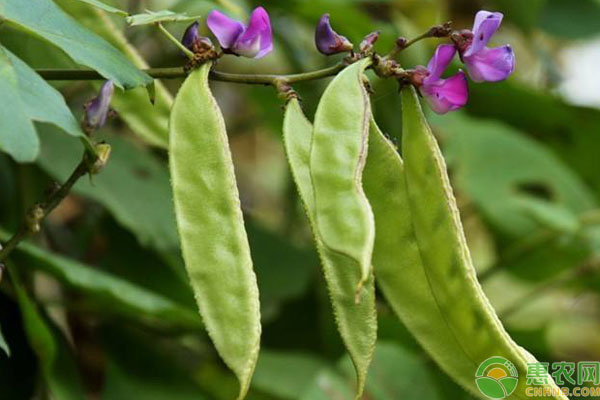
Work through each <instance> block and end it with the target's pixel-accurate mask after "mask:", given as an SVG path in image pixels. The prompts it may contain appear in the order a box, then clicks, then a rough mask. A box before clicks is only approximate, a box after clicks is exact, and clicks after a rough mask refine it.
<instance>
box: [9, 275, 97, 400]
mask: <svg viewBox="0 0 600 400" xmlns="http://www.w3.org/2000/svg"><path fill="white" fill-rule="evenodd" d="M9 272H10V276H11V280H12V283H13V286H14V289H15V292H16V295H17V301H18V303H19V308H20V309H21V317H22V320H23V326H24V328H25V333H26V334H27V338H28V340H29V343H30V345H31V348H32V349H33V351H34V352H35V354H36V355H37V357H38V359H39V360H40V364H41V369H42V372H43V375H44V379H45V380H46V382H47V384H48V387H49V389H50V392H51V393H52V397H53V398H56V399H65V400H76V399H81V400H83V399H85V398H86V396H85V393H84V389H83V386H82V384H81V380H80V377H79V376H78V375H79V374H78V372H77V368H76V365H75V362H74V360H73V358H72V355H71V354H70V351H69V349H68V347H67V344H66V343H65V341H64V340H63V339H62V338H60V337H58V335H55V332H54V331H53V329H52V328H51V327H50V326H48V323H47V322H46V320H45V319H44V317H42V315H40V313H39V312H38V310H37V307H36V305H35V303H34V302H33V300H32V299H31V298H30V297H29V294H28V293H27V291H26V290H25V288H24V287H23V284H22V283H21V280H20V278H19V275H18V273H17V271H16V270H15V266H14V265H9Z"/></svg>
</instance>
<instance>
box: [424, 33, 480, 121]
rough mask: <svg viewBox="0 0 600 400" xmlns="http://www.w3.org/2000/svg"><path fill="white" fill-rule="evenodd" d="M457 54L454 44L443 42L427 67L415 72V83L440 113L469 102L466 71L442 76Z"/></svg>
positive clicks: (453, 109) (433, 107) (432, 106)
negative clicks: (446, 77) (450, 75)
mask: <svg viewBox="0 0 600 400" xmlns="http://www.w3.org/2000/svg"><path fill="white" fill-rule="evenodd" d="M455 54H456V48H455V47H454V45H451V44H442V45H440V46H438V48H437V49H436V51H435V54H434V55H433V58H432V59H431V60H430V61H429V64H427V68H425V67H422V66H419V67H417V69H416V70H415V73H414V74H413V83H414V84H415V85H416V86H418V87H419V90H420V92H421V94H422V95H423V96H424V97H425V99H426V100H427V102H428V103H429V105H430V106H431V108H432V109H433V111H435V112H436V113H438V114H445V113H447V112H448V111H455V110H458V109H459V108H461V107H463V106H464V105H465V104H467V98H468V96H469V88H468V86H467V77H466V76H465V73H464V72H463V71H460V72H459V73H458V74H456V75H454V76H452V77H450V78H448V79H442V78H441V77H442V74H443V73H444V71H445V70H446V68H447V67H448V65H449V64H450V62H452V59H453V58H454V55H455Z"/></svg>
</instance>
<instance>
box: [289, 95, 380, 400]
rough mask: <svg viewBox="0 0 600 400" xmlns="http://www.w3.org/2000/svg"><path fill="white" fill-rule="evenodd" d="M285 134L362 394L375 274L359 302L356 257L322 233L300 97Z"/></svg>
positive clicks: (373, 332)
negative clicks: (336, 248)
mask: <svg viewBox="0 0 600 400" xmlns="http://www.w3.org/2000/svg"><path fill="white" fill-rule="evenodd" d="M283 138H284V143H285V150H286V153H287V157H288V161H289V164H290V168H291V170H292V175H293V177H294V181H295V183H296V187H297V188H298V192H299V193H300V197H301V198H302V202H303V204H304V207H305V210H306V214H307V216H308V219H309V222H310V225H311V228H312V231H313V236H314V238H315V242H316V245H317V249H318V251H319V255H320V257H321V264H322V266H323V273H324V275H325V281H326V283H327V288H328V290H329V296H330V299H331V303H332V305H333V311H334V314H335V321H336V324H337V327H338V330H339V332H340V335H341V337H342V340H343V341H344V344H345V346H346V348H347V349H348V352H349V354H350V357H351V358H352V361H353V362H354V365H355V366H356V374H357V388H356V395H357V397H360V393H362V390H363V387H364V383H365V380H366V375H367V369H368V367H369V363H370V362H371V358H372V357H373V351H374V348H375V341H376V339H377V315H376V311H375V288H374V282H373V278H372V276H371V278H370V279H369V280H368V281H367V282H366V283H365V285H364V286H363V288H362V289H361V291H360V292H359V293H358V296H359V297H358V299H357V300H358V303H357V302H355V290H356V285H357V283H358V282H359V281H360V280H361V278H362V271H361V268H360V266H359V265H358V263H357V261H356V260H354V259H352V258H350V257H348V256H347V255H345V254H340V253H338V252H336V251H333V250H330V249H329V248H328V247H327V246H325V245H324V244H323V239H322V237H321V233H320V232H319V230H318V229H317V227H316V224H315V218H316V216H315V214H316V212H315V202H314V189H313V182H312V180H311V171H310V156H311V143H312V138H313V127H312V124H311V123H310V122H309V121H308V120H307V119H306V117H305V116H304V114H303V112H302V109H301V108H300V104H299V103H298V101H297V100H296V99H292V100H291V101H290V102H289V103H288V105H287V107H286V113H285V118H284V125H283Z"/></svg>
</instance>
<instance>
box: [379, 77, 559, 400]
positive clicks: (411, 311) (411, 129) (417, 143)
mask: <svg viewBox="0 0 600 400" xmlns="http://www.w3.org/2000/svg"><path fill="white" fill-rule="evenodd" d="M402 121H403V127H402V131H403V135H402V149H403V155H404V159H405V164H404V178H403V177H402V176H401V175H402V163H401V162H399V160H395V161H394V163H395V164H396V165H395V167H394V166H392V165H390V171H391V170H393V169H394V168H395V169H396V170H397V172H396V175H397V176H396V178H395V179H396V181H395V182H394V186H396V187H397V189H396V191H395V195H394V196H390V194H389V193H390V192H389V191H387V190H386V191H382V192H379V194H378V195H377V193H376V192H377V190H378V188H377V187H372V186H369V185H368V186H367V187H368V192H369V193H370V194H371V197H370V200H371V202H372V203H373V204H374V209H375V210H376V221H377V224H378V236H377V237H379V238H381V239H384V240H386V241H387V240H388V239H389V237H387V236H386V235H389V233H388V232H386V231H387V230H389V229H396V230H397V232H396V233H395V235H396V236H395V237H396V240H397V241H396V243H391V242H389V243H388V242H381V241H378V243H377V245H376V252H377V255H376V256H375V262H376V263H377V264H375V266H376V268H377V273H378V279H379V282H380V285H381V287H382V289H383V290H384V292H385V293H386V296H387V297H388V299H389V300H390V303H391V304H392V305H393V306H394V309H395V310H396V312H397V313H398V314H399V315H400V317H401V318H402V320H403V321H404V322H405V324H406V325H407V327H408V328H409V329H410V330H411V331H412V332H413V334H414V335H415V337H416V338H417V339H418V340H419V341H420V342H421V343H422V344H423V346H424V347H425V348H426V349H427V350H428V352H429V353H430V354H431V355H432V357H433V358H434V359H435V360H436V361H437V363H438V364H439V365H440V366H441V367H442V368H443V369H444V370H445V371H446V372H447V373H448V374H449V375H450V376H452V377H453V378H454V379H455V380H456V381H458V382H459V383H461V384H462V385H463V386H464V387H466V388H468V389H470V391H471V392H473V393H475V394H477V395H479V392H478V390H477V387H476V383H475V380H474V371H476V370H477V367H478V366H479V364H481V363H482V362H483V361H485V360H486V359H488V358H490V357H492V356H501V357H504V358H506V359H508V360H510V361H512V362H513V363H514V365H515V366H516V369H517V371H518V374H519V376H520V377H521V379H519V382H518V385H517V387H516V390H515V391H514V393H513V394H512V396H511V398H518V399H527V398H529V397H528V396H527V395H526V388H527V385H526V381H527V380H526V379H524V378H525V376H526V375H527V363H531V362H535V359H533V357H532V356H531V355H530V354H529V353H528V352H527V351H526V350H524V349H523V348H521V347H520V346H518V345H517V344H516V343H515V342H514V341H513V340H512V339H511V337H510V336H509V335H508V333H507V332H506V330H505V329H504V327H503V326H502V323H501V322H500V320H499V319H498V317H497V315H496V313H495V311H494V310H493V308H492V306H491V305H490V303H489V300H488V299H487V297H486V296H485V294H484V292H483V290H482V288H481V286H480V284H479V282H478V281H477V277H476V274H475V270H474V268H473V265H472V261H471V257H470V254H469V250H468V248H467V245H466V240H465V237H464V233H463V229H462V225H461V222H460V217H459V214H458V208H457V205H456V200H455V198H454V195H453V193H452V188H451V186H450V182H449V179H448V175H447V172H446V166H445V163H444V159H443V157H442V154H441V152H440V149H439V147H438V145H437V142H436V140H435V138H434V136H433V135H432V133H431V130H430V128H429V126H428V125H427V122H426V120H425V117H424V115H423V112H422V110H421V107H420V104H419V102H418V99H417V95H416V92H415V90H414V89H413V88H405V89H404V90H403V91H402ZM372 154H373V153H372ZM370 169H371V168H370V167H367V171H370ZM380 175H382V176H383V175H385V174H383V173H381V174H380ZM404 179H405V183H406V192H403V191H402V190H401V185H400V183H401V181H402V180H404ZM379 190H383V189H381V188H379ZM374 191H375V193H374ZM377 199H385V201H386V203H387V202H388V201H393V202H394V204H393V205H386V207H387V208H386V209H385V210H383V208H384V207H383V205H382V204H377ZM380 201H383V200H380ZM382 210H383V211H384V212H383V213H381V211H382ZM394 210H396V211H397V212H398V214H397V215H396V216H393V215H391V213H393V211H394ZM406 210H410V219H412V227H413V229H414V236H413V235H411V234H410V232H409V231H410V228H409V227H408V225H409V222H410V219H409V218H408V213H407V212H406ZM391 221H393V222H394V223H397V224H399V225H403V226H402V227H397V228H390V227H386V226H385V225H386V224H390V223H392V222H391ZM379 232H382V233H381V234H379ZM384 232H386V233H384ZM384 257H385V258H387V262H386V259H385V258H384ZM394 261H395V262H396V263H397V264H396V265H395V266H394V265H393V264H392V262H394ZM548 379H549V382H551V386H553V387H555V388H556V386H555V385H554V383H553V381H552V378H551V377H549V376H548ZM543 398H545V399H566V397H564V396H547V397H543Z"/></svg>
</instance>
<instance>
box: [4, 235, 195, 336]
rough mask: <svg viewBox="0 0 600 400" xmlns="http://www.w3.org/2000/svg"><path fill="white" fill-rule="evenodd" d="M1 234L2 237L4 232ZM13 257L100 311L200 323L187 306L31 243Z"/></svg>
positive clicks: (180, 323)
mask: <svg viewBox="0 0 600 400" xmlns="http://www.w3.org/2000/svg"><path fill="white" fill-rule="evenodd" d="M2 236H3V237H6V235H5V234H2ZM16 257H17V261H19V265H27V266H28V267H29V268H32V269H37V270H40V271H43V272H45V273H47V274H49V275H50V276H52V277H54V278H55V279H57V280H58V281H59V282H61V283H62V284H64V285H65V286H67V287H69V288H72V289H73V290H76V291H78V292H81V293H83V294H85V295H86V298H87V299H89V300H91V301H93V302H96V303H98V304H99V305H101V306H102V308H103V309H104V311H106V310H112V312H114V313H118V314H122V315H126V316H129V317H142V318H153V319H154V320H155V321H159V322H160V321H163V322H167V323H172V324H175V325H178V326H183V327H188V328H192V329H196V328H198V327H201V326H202V323H201V321H200V319H199V318H198V317H197V316H196V314H195V313H194V311H193V310H191V309H187V308H185V307H183V306H181V305H179V304H177V303H175V302H173V301H171V300H170V299H167V298H166V297H163V296H161V295H158V294H156V293H154V292H151V291H149V290H147V289H144V288H141V287H139V286H136V285H135V284H133V283H130V282H128V281H126V280H123V279H120V278H118V277H116V276H114V275H111V274H108V273H106V272H103V271H101V270H99V269H96V268H93V267H90V266H86V265H83V264H81V263H79V262H77V261H75V260H72V259H69V258H66V257H63V256H60V255H58V254H53V253H51V252H49V251H46V250H43V249H41V248H39V247H36V246H34V245H32V244H29V243H26V242H24V243H21V244H20V245H19V248H18V254H17V256H16Z"/></svg>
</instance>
